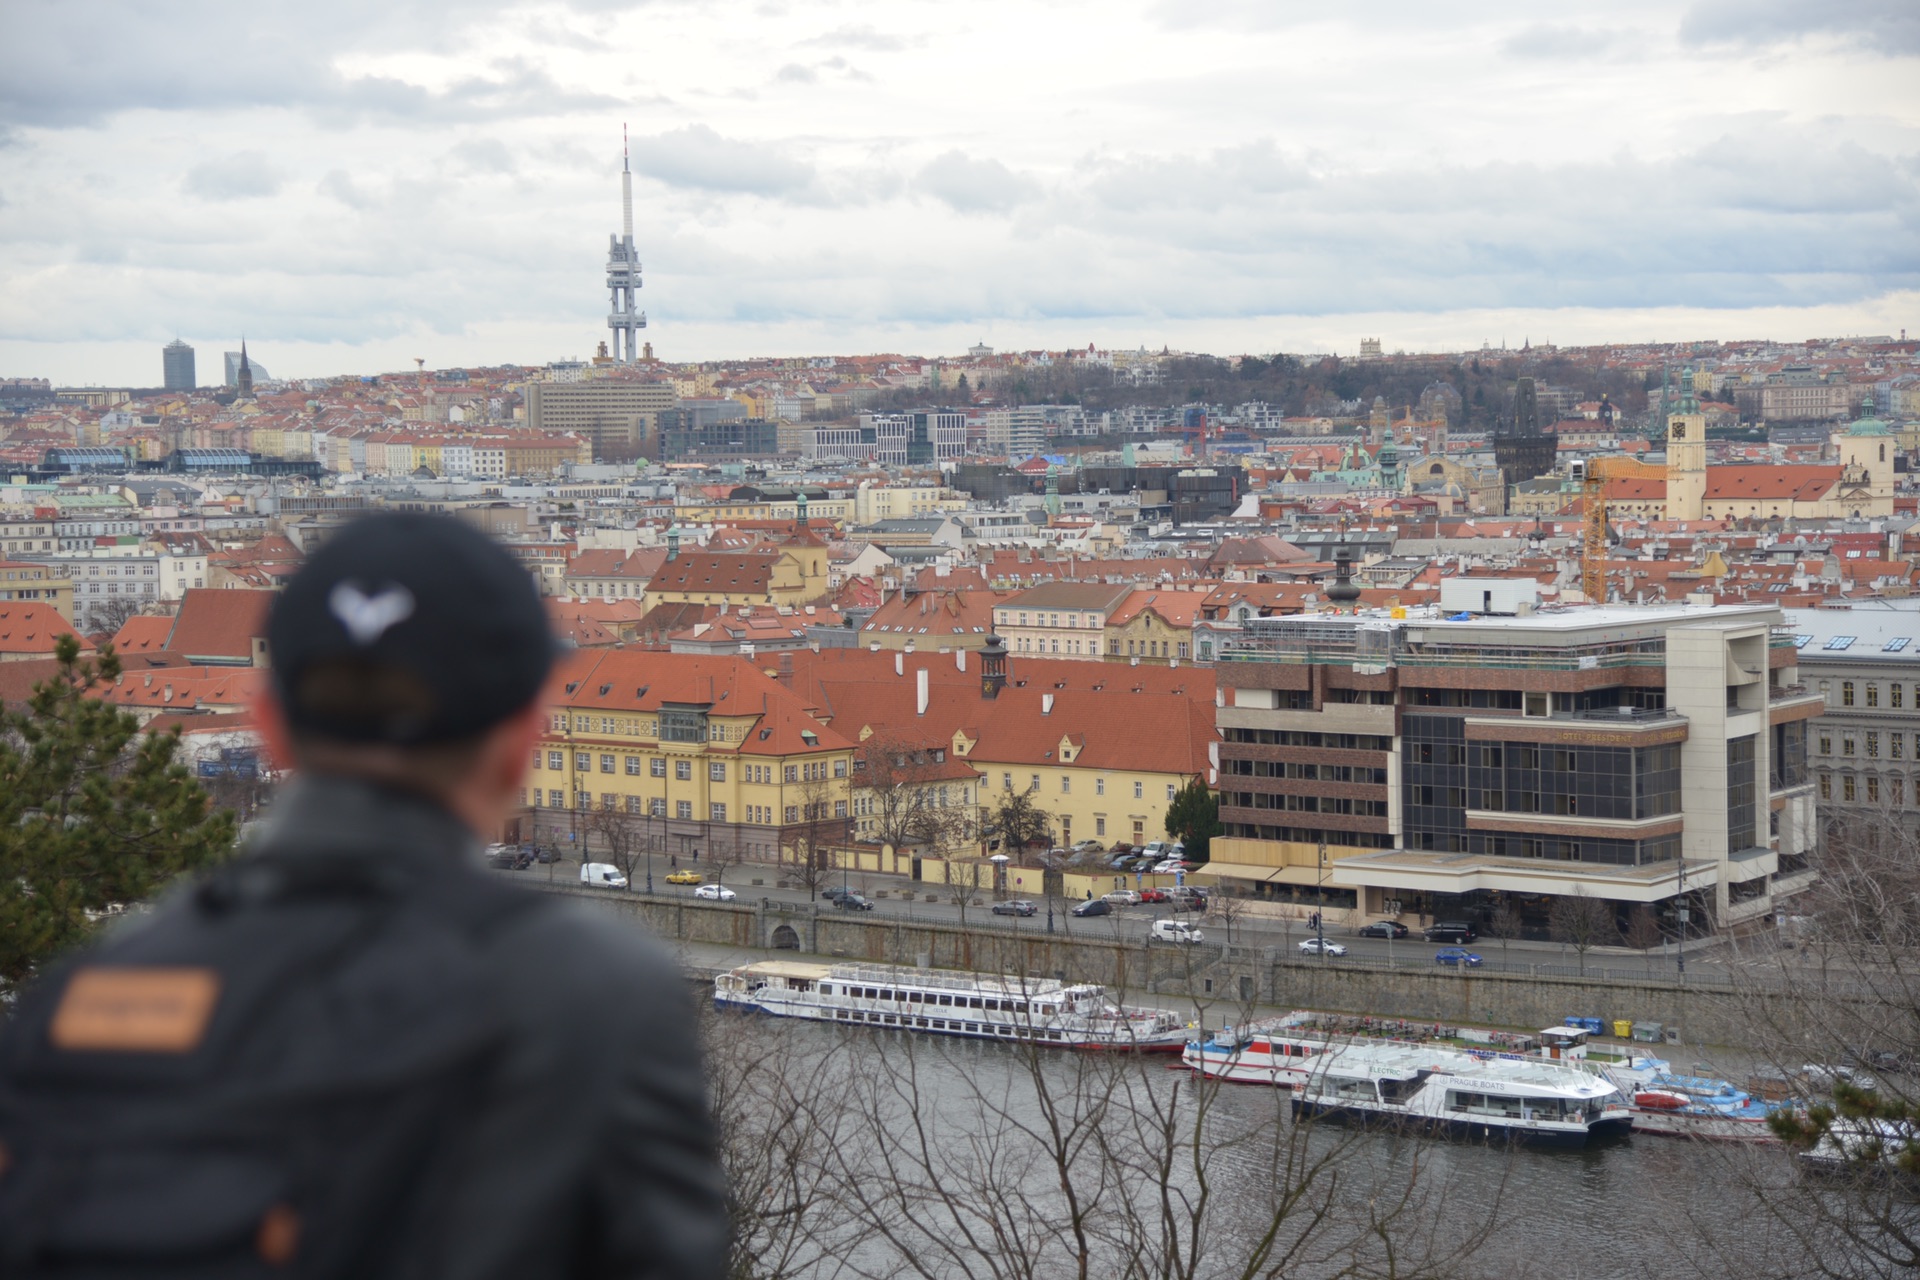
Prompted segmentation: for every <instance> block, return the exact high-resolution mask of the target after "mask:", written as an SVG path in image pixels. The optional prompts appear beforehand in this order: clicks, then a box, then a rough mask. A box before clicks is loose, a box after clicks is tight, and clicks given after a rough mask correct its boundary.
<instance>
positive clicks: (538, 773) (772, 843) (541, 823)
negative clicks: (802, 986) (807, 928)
mask: <svg viewBox="0 0 1920 1280" xmlns="http://www.w3.org/2000/svg"><path fill="white" fill-rule="evenodd" d="M558 683H559V687H560V688H561V689H562V692H561V693H560V694H559V696H558V697H557V698H556V699H555V701H554V703H553V707H552V712H551V714H550V716H549V719H548V725H547V731H546V732H545V733H544V734H543V735H542V737H541V740H540V743H539V745H538V746H537V747H536V748H535V751H534V761H533V764H534V769H533V771H532V773H531V774H530V775H529V776H528V783H527V793H526V796H525V799H526V801H527V815H528V817H529V819H530V820H531V822H532V824H533V826H534V827H535V828H536V829H537V830H538V832H539V833H540V835H541V838H544V839H555V838H556V837H557V838H559V839H560V840H562V841H564V842H567V843H571V844H574V845H575V846H581V845H584V846H585V847H586V849H587V851H588V852H591V851H592V850H593V848H594V847H595V844H596V843H598V844H600V845H601V846H602V847H604V845H605V844H606V837H607V832H606V828H607V826H608V824H609V823H617V824H618V825H619V826H621V827H622V828H623V829H624V832H625V834H626V836H627V837H628V838H629V839H631V840H633V841H635V842H636V843H635V845H633V846H632V847H634V848H637V849H651V850H652V851H653V853H654V855H655V857H657V858H661V859H666V858H677V859H678V860H679V861H681V862H682V863H691V862H692V861H693V859H694V855H695V854H696V853H698V854H699V855H701V857H702V858H703V859H704V861H705V862H706V863H714V862H717V863H719V864H720V865H723V866H724V865H725V864H726V863H728V862H732V861H740V860H743V859H745V860H752V861H761V862H775V861H783V860H790V859H791V858H792V856H793V850H794V849H795V848H796V847H799V848H805V847H806V846H807V845H808V844H809V843H815V842H817V843H819V844H821V845H822V846H823V847H824V846H825V845H827V844H829V843H833V844H838V843H841V842H844V840H845V838H846V832H847V826H848V818H849V810H850V803H849V802H850V790H849V788H850V786H851V779H852V774H853V757H854V746H853V743H851V742H849V741H848V740H847V739H846V738H844V737H843V736H841V734H839V733H838V732H836V731H835V730H833V729H831V728H830V727H828V726H827V725H825V724H822V723H821V722H819V721H818V720H816V719H814V718H813V717H812V716H810V715H808V714H807V711H806V708H805V707H804V706H803V705H802V703H801V701H800V700H799V699H797V698H796V697H795V696H794V695H793V693H792V692H791V691H790V690H789V689H787V688H786V687H785V686H783V685H782V684H780V683H779V682H778V681H776V680H773V679H770V678H769V677H767V676H766V675H764V674H763V673H762V672H760V671H758V670H756V669H755V668H754V666H753V664H752V663H751V662H748V661H746V660H745V659H742V658H734V657H728V658H719V657H707V656H703V655H693V654H666V653H630V652H623V651H619V650H606V649H599V650H592V651H586V650H582V651H579V652H577V653H575V654H574V655H572V656H571V657H570V658H569V659H568V661H567V662H566V664H565V666H564V667H563V670H562V672H561V678H560V680H559V682H558ZM609 814H611V815H617V816H616V817H614V818H609V817H607V816H605V815H609ZM623 820H624V821H623ZM568 837H572V839H570V840H569V839H568ZM655 870H656V872H658V873H659V874H661V875H664V874H665V866H664V865H662V866H659V867H656V868H655Z"/></svg>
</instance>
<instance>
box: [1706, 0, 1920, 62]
mask: <svg viewBox="0 0 1920 1280" xmlns="http://www.w3.org/2000/svg"><path fill="white" fill-rule="evenodd" d="M1807 36H1837V37H1839V38H1840V39H1842V40H1843V41H1845V42H1846V43H1847V44H1849V45H1851V46H1852V47H1854V48H1858V49H1863V50H1866V51H1868V52H1871V53H1881V54H1885V55H1887V56H1889V57H1902V56H1912V55H1915V54H1920V6H1916V5H1915V4H1914V3H1913V0H1820V2H1819V3H1817V4H1808V3H1803V2H1802V0H1699V2H1698V3H1696V4H1694V5H1693V7H1692V8H1690V9H1688V10H1687V12H1686V16H1685V17H1683V18H1682V19H1681V20H1680V39H1681V41H1682V42H1683V43H1685V44H1689V45H1696V46H1698V45H1738V46H1764V45H1769V44H1779V43H1785V42H1791V41H1797V40H1802V39H1804V38H1806V37H1807Z"/></svg>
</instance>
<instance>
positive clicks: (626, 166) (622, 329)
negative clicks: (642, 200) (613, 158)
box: [607, 126, 647, 364]
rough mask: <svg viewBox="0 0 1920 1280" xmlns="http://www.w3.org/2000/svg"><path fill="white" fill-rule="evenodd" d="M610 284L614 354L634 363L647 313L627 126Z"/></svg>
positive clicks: (610, 250) (611, 238) (610, 249)
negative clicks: (643, 304)
mask: <svg viewBox="0 0 1920 1280" xmlns="http://www.w3.org/2000/svg"><path fill="white" fill-rule="evenodd" d="M607 288H608V289H609V290H611V291H612V293H613V306H612V309H611V310H610V311H609V312H608V314H607V328H609V329H611V330H612V331H613V358H614V361H615V362H616V363H618V364H632V363H634V362H635V361H637V360H638V359H639V358H640V331H641V330H642V329H644V328H646V327H647V313H646V312H644V311H642V310H640V254H639V252H638V251H637V250H635V249H634V247H633V169H632V166H631V164H630V162H629V161H628V158H627V137H626V128H625V126H622V127H621V130H620V234H619V235H617V236H608V237H607Z"/></svg>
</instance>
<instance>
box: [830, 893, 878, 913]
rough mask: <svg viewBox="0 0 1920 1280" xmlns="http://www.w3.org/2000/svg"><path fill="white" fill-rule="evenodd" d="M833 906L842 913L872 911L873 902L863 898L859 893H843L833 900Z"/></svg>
mask: <svg viewBox="0 0 1920 1280" xmlns="http://www.w3.org/2000/svg"><path fill="white" fill-rule="evenodd" d="M833 905H834V906H836V907H838V908H840V909H841V910H842V911H871V910H873V900H872V899H871V898H863V897H861V896H860V895H859V894H857V893H843V894H841V895H840V896H839V897H837V898H835V899H834V900H833Z"/></svg>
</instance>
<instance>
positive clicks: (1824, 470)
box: [1707, 463, 1840, 502]
mask: <svg viewBox="0 0 1920 1280" xmlns="http://www.w3.org/2000/svg"><path fill="white" fill-rule="evenodd" d="M1838 483H1840V468H1839V467H1837V466H1798V465H1794V464H1791V463H1773V464H1770V465H1764V466H1727V467H1708V468H1707V499H1708V500H1709V501H1711V500H1713V499H1715V498H1719V499H1731V498H1763V499H1775V500H1779V501H1782V502H1788V501H1792V502H1812V501H1815V500H1816V499H1818V498H1820V497H1823V496H1824V495H1825V494H1826V493H1828V492H1829V491H1830V490H1831V489H1832V488H1833V487H1834V485H1836V484H1838Z"/></svg>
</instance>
